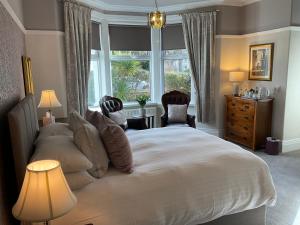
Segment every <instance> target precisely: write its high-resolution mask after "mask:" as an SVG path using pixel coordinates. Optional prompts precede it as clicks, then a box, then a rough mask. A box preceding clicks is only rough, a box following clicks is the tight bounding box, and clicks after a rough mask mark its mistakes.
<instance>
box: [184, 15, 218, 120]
mask: <svg viewBox="0 0 300 225" xmlns="http://www.w3.org/2000/svg"><path fill="white" fill-rule="evenodd" d="M182 25H183V32H184V39H185V44H186V48H187V50H188V53H189V59H190V66H191V72H192V77H193V80H194V83H195V89H196V112H197V120H198V122H202V123H214V122H215V101H214V99H215V98H214V97H215V93H214V85H215V81H214V80H215V79H214V66H215V36H216V12H205V13H187V14H183V15H182Z"/></svg>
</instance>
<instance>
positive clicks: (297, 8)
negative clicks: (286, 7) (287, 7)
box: [291, 0, 300, 26]
mask: <svg viewBox="0 0 300 225" xmlns="http://www.w3.org/2000/svg"><path fill="white" fill-rule="evenodd" d="M291 25H292V26H300V0H293V5H292V18H291Z"/></svg>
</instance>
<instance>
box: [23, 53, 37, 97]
mask: <svg viewBox="0 0 300 225" xmlns="http://www.w3.org/2000/svg"><path fill="white" fill-rule="evenodd" d="M22 66H23V78H24V89H25V95H28V94H34V87H33V78H32V66H31V59H30V58H29V57H27V56H22Z"/></svg>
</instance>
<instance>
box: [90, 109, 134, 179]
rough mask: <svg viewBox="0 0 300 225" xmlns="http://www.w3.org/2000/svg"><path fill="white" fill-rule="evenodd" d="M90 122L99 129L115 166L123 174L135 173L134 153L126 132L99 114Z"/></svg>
mask: <svg viewBox="0 0 300 225" xmlns="http://www.w3.org/2000/svg"><path fill="white" fill-rule="evenodd" d="M90 122H91V123H92V124H93V125H94V126H95V127H96V128H97V129H98V131H99V133H100V136H101V139H102V141H103V143H104V146H105V150H106V152H107V155H108V157H109V159H110V160H111V162H112V164H113V166H114V167H115V168H116V169H118V170H119V171H121V172H125V173H131V172H133V162H132V152H131V148H130V145H129V141H128V139H127V136H126V134H125V132H124V130H123V129H122V128H121V127H120V126H119V125H118V124H116V123H115V122H113V121H112V120H111V119H109V118H107V117H106V116H104V115H102V114H101V113H99V112H97V113H95V115H94V116H93V119H92V120H91V121H90Z"/></svg>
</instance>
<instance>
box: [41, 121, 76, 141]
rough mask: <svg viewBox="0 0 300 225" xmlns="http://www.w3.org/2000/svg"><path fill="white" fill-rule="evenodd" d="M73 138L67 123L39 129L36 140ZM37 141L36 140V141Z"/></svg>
mask: <svg viewBox="0 0 300 225" xmlns="http://www.w3.org/2000/svg"><path fill="white" fill-rule="evenodd" d="M59 135H63V136H73V132H72V130H71V129H70V126H69V124H67V123H54V124H50V125H48V126H46V127H42V128H41V129H40V133H39V136H38V138H39V139H40V138H44V137H49V136H59ZM37 141H38V140H37Z"/></svg>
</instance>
